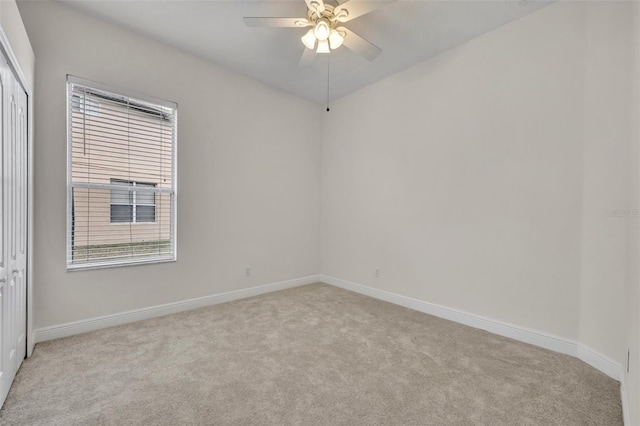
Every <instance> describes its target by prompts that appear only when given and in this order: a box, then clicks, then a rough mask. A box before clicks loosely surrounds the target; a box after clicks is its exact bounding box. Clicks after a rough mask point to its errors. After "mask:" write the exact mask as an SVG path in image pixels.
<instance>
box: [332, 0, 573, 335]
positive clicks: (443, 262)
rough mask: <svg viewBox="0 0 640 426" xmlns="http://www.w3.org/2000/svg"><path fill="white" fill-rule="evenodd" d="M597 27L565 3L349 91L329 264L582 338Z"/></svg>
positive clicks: (378, 284) (341, 115) (413, 293)
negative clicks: (586, 53)
mask: <svg viewBox="0 0 640 426" xmlns="http://www.w3.org/2000/svg"><path fill="white" fill-rule="evenodd" d="M583 26H584V12H583V10H582V8H581V6H579V5H571V4H559V5H554V6H550V7H547V8H544V9H542V10H541V11H539V12H536V13H534V14H532V15H529V16H527V17H525V18H522V19H520V20H518V21H515V22H513V23H511V24H509V25H507V26H504V27H502V28H500V29H497V30H495V31H493V32H490V33H488V34H485V35H483V36H481V37H479V38H477V39H474V40H472V41H470V42H468V43H466V44H464V45H462V46H460V47H458V48H456V49H453V50H450V51H448V52H446V53H444V54H442V55H440V56H438V57H436V58H434V59H432V60H429V61H426V62H424V63H421V64H419V65H417V66H415V67H413V68H411V69H409V70H407V71H404V72H402V73H399V74H396V75H394V76H392V77H389V78H387V79H385V80H383V81H381V82H379V83H377V84H375V85H373V86H370V87H368V88H365V89H363V90H361V91H359V92H356V93H354V94H352V95H351V96H349V97H347V98H344V99H342V100H340V101H337V102H335V103H334V104H333V106H332V108H331V113H330V114H328V115H327V116H326V117H327V119H326V123H325V140H324V144H323V157H322V164H323V174H322V179H323V185H322V197H323V216H322V221H323V231H322V238H323V245H322V247H323V249H322V254H323V256H322V270H323V273H325V274H328V275H332V276H336V277H339V278H342V279H347V280H350V281H354V282H358V283H362V284H365V285H368V286H371V287H375V288H379V289H383V290H387V291H391V292H394V293H399V294H402V295H405V296H409V297H414V298H417V299H421V300H425V301H429V302H431V303H436V304H440V305H444V306H447V307H451V308H456V309H460V310H464V311H467V312H472V313H474V314H477V315H482V316H485V317H489V318H493V319H497V320H501V321H505V322H510V323H513V324H517V325H520V326H524V327H529V328H532V329H535V330H543V331H546V332H547V333H552V334H556V335H559V336H563V337H565V338H571V339H576V338H577V337H578V333H579V324H578V318H579V312H580V306H579V294H580V293H579V289H580V281H579V280H580V217H581V202H582V201H581V192H582V191H581V186H582V105H583V67H584V65H583V55H582V51H583V38H584V37H583V33H584V28H583ZM381 100H383V101H381ZM378 267H379V268H380V272H381V276H380V278H375V277H374V269H375V268H378Z"/></svg>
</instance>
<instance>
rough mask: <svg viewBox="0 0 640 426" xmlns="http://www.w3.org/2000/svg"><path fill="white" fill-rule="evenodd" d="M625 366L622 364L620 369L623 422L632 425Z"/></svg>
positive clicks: (627, 425)
mask: <svg viewBox="0 0 640 426" xmlns="http://www.w3.org/2000/svg"><path fill="white" fill-rule="evenodd" d="M625 370H626V369H625V368H624V367H623V366H621V369H620V399H622V424H623V425H626V426H631V419H630V418H629V399H628V397H627V384H626V379H625V377H626V375H625Z"/></svg>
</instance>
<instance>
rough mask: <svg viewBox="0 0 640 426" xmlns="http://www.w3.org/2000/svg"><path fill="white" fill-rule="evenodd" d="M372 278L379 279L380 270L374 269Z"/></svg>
mask: <svg viewBox="0 0 640 426" xmlns="http://www.w3.org/2000/svg"><path fill="white" fill-rule="evenodd" d="M373 276H374V277H376V278H379V277H380V269H378V268H376V271H375V272H374V273H373Z"/></svg>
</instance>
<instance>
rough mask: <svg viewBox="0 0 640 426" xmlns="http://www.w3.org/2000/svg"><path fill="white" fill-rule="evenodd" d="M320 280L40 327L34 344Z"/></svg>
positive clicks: (310, 278)
mask: <svg viewBox="0 0 640 426" xmlns="http://www.w3.org/2000/svg"><path fill="white" fill-rule="evenodd" d="M318 281H321V276H320V275H311V276H308V277H303V278H296V279H293V280H288V281H281V282H277V283H272V284H265V285H261V286H257V287H251V288H247V289H243V290H236V291H230V292H228V293H221V294H214V295H211V296H204V297H198V298H196V299H189V300H183V301H180V302H174V303H167V304H164V305H158V306H150V307H147V308H142V309H135V310H132V311H127V312H121V313H117V314H113V315H106V316H102V317H97V318H90V319H86V320H81V321H74V322H68V323H65V324H59V325H54V326H51V327H44V328H39V329H36V330H34V332H33V335H34V337H33V339H32V341H33V342H34V343H39V342H44V341H46V340H52V339H58V338H61V337H67V336H72V335H74V334H80V333H87V332H89V331H95V330H100V329H102V328H107V327H113V326H116V325H122V324H127V323H130V322H135V321H141V320H145V319H149V318H154V317H159V316H163V315H168V314H175V313H177V312H183V311H188V310H191V309H197V308H203V307H205V306H210V305H216V304H218V303H224V302H229V301H232V300H237V299H244V298H246V297H252V296H257V295H260V294H264V293H270V292H273V291H278V290H284V289H287V288H292V287H298V286H301V285H305V284H311V283H314V282H318Z"/></svg>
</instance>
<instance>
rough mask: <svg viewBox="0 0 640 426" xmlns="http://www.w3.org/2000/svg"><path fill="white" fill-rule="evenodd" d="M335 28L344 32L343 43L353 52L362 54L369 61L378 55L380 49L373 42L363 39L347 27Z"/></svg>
mask: <svg viewBox="0 0 640 426" xmlns="http://www.w3.org/2000/svg"><path fill="white" fill-rule="evenodd" d="M336 30H338V31H341V32H343V33H344V34H345V36H344V43H343V45H344V46H346V47H347V48H348V49H349V50H352V51H353V52H354V53H355V54H357V55H360V56H362V57H363V58H366V59H368V60H370V61H373V60H374V59H375V58H377V57H378V55H379V54H380V52H382V49H380V48H379V47H378V46H376V45H375V44H373V43H371V42H369V41H367V40H365V39H363V38H362V37H360V36H359V35H358V34H356V33H354V32H353V31H351V30H350V29H348V28H345V27H338V28H336Z"/></svg>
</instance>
